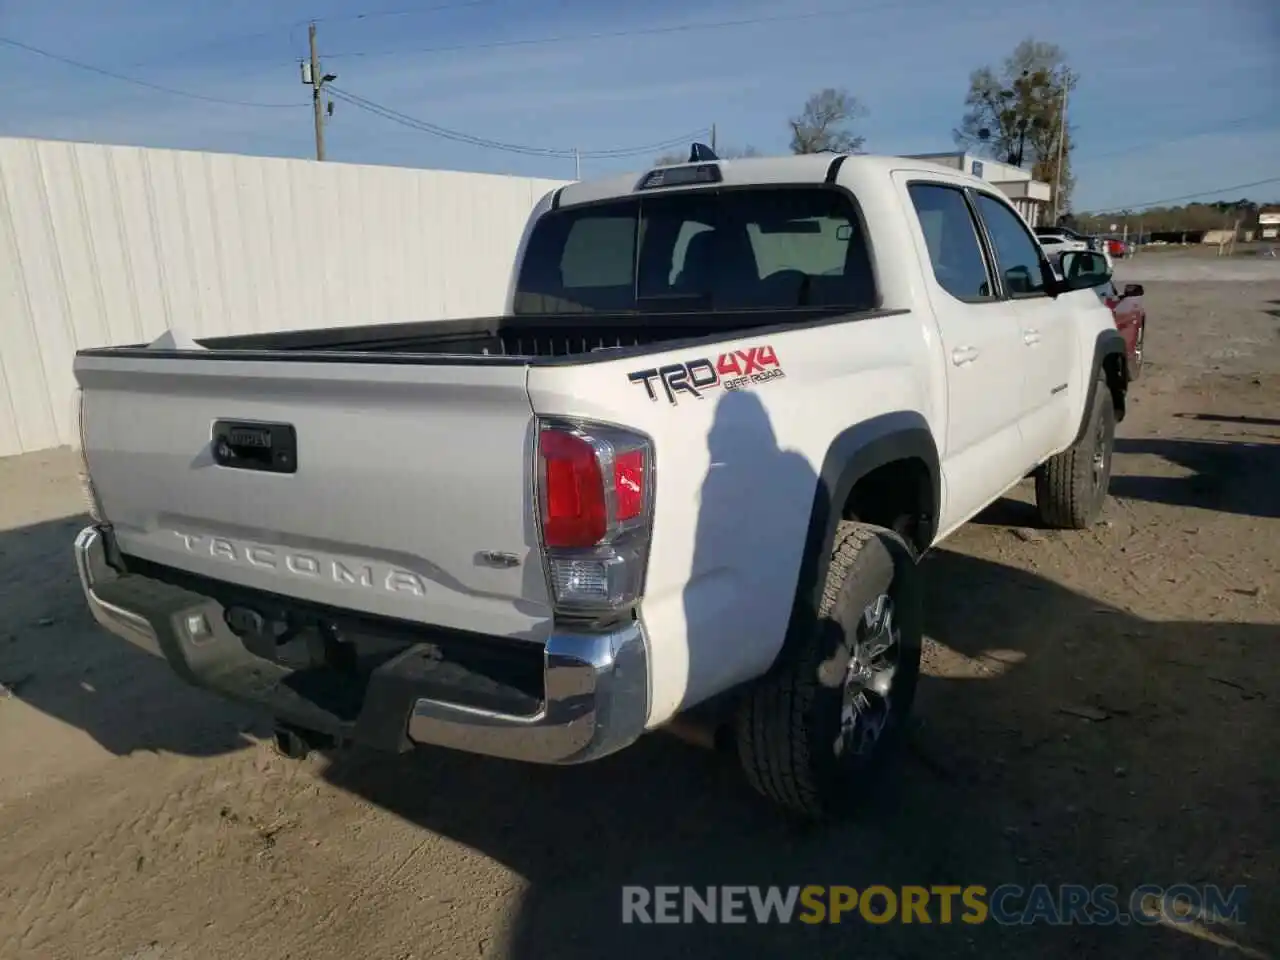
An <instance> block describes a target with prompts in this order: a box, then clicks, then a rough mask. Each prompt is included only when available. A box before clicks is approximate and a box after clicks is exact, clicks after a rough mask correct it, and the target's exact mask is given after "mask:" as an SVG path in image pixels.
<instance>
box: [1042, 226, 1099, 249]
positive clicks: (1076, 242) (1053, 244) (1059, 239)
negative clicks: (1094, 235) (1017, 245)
mask: <svg viewBox="0 0 1280 960" xmlns="http://www.w3.org/2000/svg"><path fill="white" fill-rule="evenodd" d="M1035 233H1036V239H1037V240H1039V241H1040V246H1042V247H1044V251H1045V253H1047V254H1049V255H1051V256H1056V255H1057V254H1060V253H1068V252H1070V251H1072V250H1092V249H1093V246H1092V244H1091V242H1090V238H1089V237H1086V236H1082V235H1081V234H1078V233H1076V232H1075V231H1074V230H1069V229H1067V228H1066V227H1036V230H1035Z"/></svg>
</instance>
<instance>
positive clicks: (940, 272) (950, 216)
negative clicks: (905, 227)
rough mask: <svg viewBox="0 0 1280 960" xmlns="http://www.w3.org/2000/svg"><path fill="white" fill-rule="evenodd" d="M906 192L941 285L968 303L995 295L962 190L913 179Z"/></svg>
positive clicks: (935, 277)
mask: <svg viewBox="0 0 1280 960" xmlns="http://www.w3.org/2000/svg"><path fill="white" fill-rule="evenodd" d="M907 192H908V193H909V194H910V195H911V203H912V205H913V206H914V207H915V209H916V217H917V218H918V219H919V221H920V230H921V232H922V233H923V234H924V242H925V245H926V246H927V247H928V248H929V262H930V264H931V265H932V266H933V277H934V279H935V280H937V282H938V286H940V287H942V289H943V290H945V291H947V293H949V294H951V296H953V297H955V298H956V299H957V300H963V301H964V302H965V303H982V302H984V301H988V300H992V299H994V297H995V294H994V293H993V290H992V285H991V278H990V277H989V276H988V275H987V264H986V261H985V260H984V259H983V257H982V247H981V246H979V244H978V231H977V228H976V227H975V225H974V222H973V216H972V215H971V214H970V213H969V205H968V204H967V203H966V202H965V199H964V193H963V191H962V190H961V189H960V188H959V187H944V186H941V185H939V184H935V183H913V184H910V185H908V187H907Z"/></svg>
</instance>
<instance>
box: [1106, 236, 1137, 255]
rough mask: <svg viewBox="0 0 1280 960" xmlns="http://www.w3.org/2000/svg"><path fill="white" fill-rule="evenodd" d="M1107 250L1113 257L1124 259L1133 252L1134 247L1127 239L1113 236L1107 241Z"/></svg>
mask: <svg viewBox="0 0 1280 960" xmlns="http://www.w3.org/2000/svg"><path fill="white" fill-rule="evenodd" d="M1106 252H1107V254H1108V255H1109V256H1111V257H1112V258H1113V259H1116V260H1123V259H1124V258H1125V257H1127V256H1129V255H1130V254H1131V253H1133V247H1132V246H1130V244H1129V243H1128V242H1127V241H1125V240H1117V239H1116V238H1115V237H1111V238H1109V239H1108V240H1107V242H1106Z"/></svg>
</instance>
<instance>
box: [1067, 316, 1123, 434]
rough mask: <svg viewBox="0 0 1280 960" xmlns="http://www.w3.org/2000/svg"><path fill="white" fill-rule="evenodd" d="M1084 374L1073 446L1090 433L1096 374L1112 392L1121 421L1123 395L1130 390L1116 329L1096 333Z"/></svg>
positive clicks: (1120, 338)
mask: <svg viewBox="0 0 1280 960" xmlns="http://www.w3.org/2000/svg"><path fill="white" fill-rule="evenodd" d="M1086 372H1087V378H1086V379H1085V382H1084V389H1083V390H1081V395H1082V397H1083V400H1084V403H1083V409H1082V411H1081V414H1080V426H1079V428H1078V429H1077V430H1076V435H1075V437H1074V438H1072V441H1071V444H1072V446H1074V445H1075V444H1077V443H1079V442H1080V441H1081V440H1083V439H1084V436H1085V434H1086V433H1087V432H1088V430H1089V421H1090V420H1091V419H1092V418H1093V401H1094V396H1095V394H1096V391H1095V390H1094V389H1093V383H1094V381H1095V380H1097V378H1098V373H1099V372H1102V373H1104V374H1105V376H1106V378H1107V387H1108V388H1109V389H1110V390H1111V400H1112V403H1113V404H1114V405H1115V411H1116V421H1117V422H1119V421H1120V420H1123V419H1124V415H1125V394H1126V392H1127V390H1128V387H1129V381H1128V366H1127V363H1126V352H1125V343H1124V337H1123V336H1121V334H1120V331H1119V330H1116V329H1114V328H1112V329H1107V330H1101V331H1099V333H1098V335H1097V337H1096V338H1095V340H1094V342H1093V360H1092V362H1091V363H1090V364H1089V366H1088V368H1087V370H1086Z"/></svg>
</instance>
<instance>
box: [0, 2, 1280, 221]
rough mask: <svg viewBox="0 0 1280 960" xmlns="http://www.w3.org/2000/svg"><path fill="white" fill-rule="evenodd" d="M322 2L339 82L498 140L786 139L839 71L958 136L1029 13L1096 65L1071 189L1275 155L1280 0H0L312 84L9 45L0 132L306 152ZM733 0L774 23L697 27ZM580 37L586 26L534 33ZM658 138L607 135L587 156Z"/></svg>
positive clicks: (1124, 199)
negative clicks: (809, 100)
mask: <svg viewBox="0 0 1280 960" xmlns="http://www.w3.org/2000/svg"><path fill="white" fill-rule="evenodd" d="M197 6H198V7H199V8H200V9H199V10H195V9H192V8H195V7H197ZM286 6H287V7H288V10H287V11H286V9H285V8H286ZM833 12H834V13H833ZM360 14H368V15H367V16H363V17H361V16H359V15H360ZM812 14H817V15H812ZM307 17H315V18H318V19H319V37H320V47H321V53H322V57H323V60H324V65H325V68H326V70H328V71H330V72H334V73H337V74H338V82H337V84H336V85H337V86H338V87H340V88H342V89H345V90H347V91H350V92H351V93H354V94H358V95H360V96H362V97H364V98H367V99H369V100H372V101H375V102H377V103H380V104H383V105H385V106H387V107H390V108H392V109H394V110H397V111H399V112H401V113H404V114H408V115H411V116H414V117H418V118H421V119H424V120H428V121H430V122H432V123H435V124H438V125H441V126H444V127H447V128H452V129H455V130H460V131H464V132H466V133H469V134H475V135H478V136H481V137H484V138H488V139H491V140H499V141H503V142H508V143H519V144H528V145H533V146H539V147H550V148H560V149H570V148H572V147H574V146H578V147H580V148H582V149H583V150H587V151H599V150H609V149H614V148H625V147H631V146H639V145H644V144H648V143H653V142H657V141H662V140H667V139H669V138H672V137H677V136H681V135H682V134H684V133H685V132H687V131H692V130H695V129H697V128H699V127H705V126H707V125H709V124H710V123H712V122H715V123H716V124H717V125H718V130H719V137H720V142H721V143H726V144H744V143H750V144H752V145H754V146H756V147H757V148H758V149H760V150H762V151H764V152H785V150H786V147H787V130H786V124H785V120H786V118H787V117H788V116H789V115H791V114H793V113H795V112H796V111H797V110H798V109H799V107H800V105H801V104H802V103H803V101H804V99H805V97H806V96H807V95H808V94H809V93H810V92H811V91H813V90H815V89H818V88H821V87H824V86H837V87H839V86H843V87H847V88H848V89H849V90H851V91H852V92H854V93H856V94H857V95H858V96H859V97H861V98H862V99H863V100H864V101H865V102H866V104H867V106H868V107H869V108H870V111H871V112H870V115H869V116H868V117H867V118H866V119H865V120H863V121H862V123H861V131H862V132H863V133H864V134H865V135H866V137H867V148H868V150H870V151H872V152H877V153H922V152H930V151H945V150H950V149H953V143H952V139H951V135H950V134H951V130H952V128H953V127H954V126H955V124H956V123H957V121H958V119H959V116H960V114H961V112H962V109H963V108H962V101H963V98H964V93H965V90H966V86H967V78H968V74H969V71H970V70H971V69H972V68H973V67H975V66H978V65H981V64H984V63H991V64H998V63H999V62H1000V61H1001V60H1002V59H1003V57H1004V56H1005V55H1006V54H1007V53H1008V52H1009V51H1010V50H1011V49H1012V48H1013V47H1014V45H1015V44H1017V42H1018V41H1019V40H1021V39H1023V38H1024V37H1026V36H1028V35H1034V36H1035V37H1036V38H1037V39H1041V40H1046V41H1050V42H1054V43H1057V44H1059V45H1060V46H1062V47H1063V48H1064V49H1065V50H1066V51H1067V54H1068V56H1069V58H1070V61H1071V63H1072V65H1073V67H1074V68H1075V69H1076V70H1077V71H1078V72H1079V73H1080V75H1081V78H1082V79H1081V82H1080V87H1079V89H1078V91H1077V93H1076V94H1075V96H1074V97H1073V100H1072V103H1071V107H1070V113H1071V117H1072V120H1073V121H1074V122H1075V124H1076V137H1077V145H1078V149H1077V155H1076V171H1077V174H1078V177H1079V185H1078V189H1077V193H1076V206H1077V208H1078V209H1082V210H1090V209H1109V208H1114V207H1117V206H1125V205H1136V204H1140V203H1143V202H1146V201H1153V200H1160V199H1163V198H1165V197H1175V196H1179V195H1182V194H1189V193H1195V192H1199V191H1205V190H1212V189H1214V188H1217V187H1222V186H1229V185H1233V184H1239V183H1246V182H1250V181H1256V180H1262V179H1264V178H1267V177H1276V176H1280V2H1278V0H1109V2H1108V0H1021V2H1014V3H1004V4H980V3H956V2H954V0H897V2H895V0H782V2H779V3H772V4H765V3H762V2H758V0H709V2H708V3H705V4H691V3H687V2H684V3H677V2H675V0H650V2H648V3H642V4H640V3H626V4H610V3H603V2H599V0H594V2H593V0H472V2H470V3H467V2H466V0H417V2H416V3H415V2H414V0H347V2H345V3H342V2H338V0H310V2H309V3H305V4H293V3H290V4H287V5H286V4H285V3H282V2H274V3H271V2H266V0H258V2H250V0H222V2H219V3H199V4H195V3H187V2H181V0H169V2H161V0H106V2H102V0H96V2H89V0H0V37H4V38H7V39H9V40H16V41H19V42H22V43H25V44H29V45H31V46H35V47H39V48H41V49H44V50H48V51H52V52H55V53H58V54H61V55H63V56H66V57H69V58H73V59H75V60H79V61H83V62H85V63H89V64H93V65H96V66H98V67H101V68H104V69H106V70H110V71H113V72H116V73H121V74H126V75H128V76H131V77H134V78H137V79H140V80H144V81H146V82H149V83H153V84H157V85H161V86H167V87H172V88H178V89H181V90H185V91H191V92H196V93H200V94H203V95H205V96H208V97H213V98H222V99H228V100H240V101H250V102H262V103H296V104H298V106H296V107H293V108H289V109H265V108H256V107H250V106H234V105H227V104H217V103H208V102H202V101H197V100H192V99H185V98H182V97H179V96H172V95H169V94H166V93H161V92H158V91H155V90H151V89H146V88H142V87H139V86H134V85H131V84H128V83H124V82H120V81H118V80H115V79H111V78H107V77H103V76H98V75H95V74H92V73H89V72H86V71H84V70H80V69H76V68H74V67H72V66H69V65H66V64H63V63H59V62H56V61H53V60H50V59H48V58H45V57H41V56H37V55H33V54H31V53H28V52H25V51H22V50H19V49H15V48H14V47H11V46H0V96H2V97H3V101H2V102H3V108H0V135H8V136H31V137H50V138H58V139H72V140H91V141H99V142H111V143H130V144H141V145H146V146H162V147H177V148H185V149H197V150H217V151H228V152H242V153H256V154H268V155H277V156H300V157H305V156H309V155H311V154H312V151H313V146H312V127H311V115H310V108H309V105H308V104H309V98H308V91H307V89H306V88H304V87H303V86H302V84H301V81H300V78H299V74H298V68H297V60H298V58H299V57H300V56H302V55H303V54H304V53H305V50H306V34H307V31H306V26H305V18H307ZM731 20H732V21H749V20H761V21H764V22H755V23H745V24H738V25H734V26H720V27H716V28H708V29H688V28H689V27H691V26H693V25H697V24H708V23H716V22H723V21H731ZM592 34H594V35H597V36H595V37H594V38H590V39H586V38H585V37H587V35H592ZM600 34H611V35H612V36H599V35H600ZM618 34H626V35H625V36H618ZM568 37H579V38H584V39H579V40H576V41H575V40H571V41H564V42H529V43H525V42H521V41H526V40H528V41H542V40H545V39H547V38H568ZM442 48H445V49H442ZM328 147H329V157H330V159H333V160H344V161H353V162H366V163H387V164H397V165H405V166H423V167H443V168H453V169H463V170H478V171H487V172H496V173H513V174H526V175H533V176H546V177H566V178H567V177H571V176H572V175H573V163H572V161H571V160H568V159H560V158H554V157H552V158H547V157H538V156H527V155H520V154H512V153H505V152H499V151H496V150H491V149H481V148H479V147H475V146H471V145H466V144H460V143H455V142H450V141H447V140H442V139H439V138H436V137H434V136H431V135H428V134H426V133H423V132H420V131H417V130H413V129H409V128H406V127H404V126H400V125H397V124H395V123H392V122H389V121H387V120H385V119H382V118H379V117H377V116H374V115H371V114H369V113H367V112H363V111H361V110H358V109H356V108H355V107H353V106H351V105H349V104H347V103H343V102H339V103H338V105H337V113H336V116H335V117H334V119H333V120H332V122H331V123H330V124H329V127H328ZM650 157H651V154H644V155H642V156H639V157H632V158H629V159H621V160H619V159H607V160H606V159H594V158H589V159H587V160H585V161H584V163H583V175H584V176H590V175H592V174H599V173H605V172H616V171H619V170H624V169H638V168H641V167H643V166H644V164H645V162H646V161H648V160H649V159H650ZM1242 192H1243V193H1246V194H1249V195H1251V196H1253V197H1254V198H1255V199H1257V198H1273V197H1274V198H1280V183H1277V184H1272V185H1269V186H1267V187H1260V188H1256V189H1254V190H1249V191H1232V192H1231V195H1230V196H1231V198H1232V199H1234V198H1235V197H1237V196H1239V195H1240V194H1241V193H1242Z"/></svg>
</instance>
